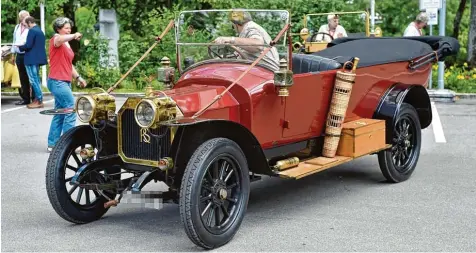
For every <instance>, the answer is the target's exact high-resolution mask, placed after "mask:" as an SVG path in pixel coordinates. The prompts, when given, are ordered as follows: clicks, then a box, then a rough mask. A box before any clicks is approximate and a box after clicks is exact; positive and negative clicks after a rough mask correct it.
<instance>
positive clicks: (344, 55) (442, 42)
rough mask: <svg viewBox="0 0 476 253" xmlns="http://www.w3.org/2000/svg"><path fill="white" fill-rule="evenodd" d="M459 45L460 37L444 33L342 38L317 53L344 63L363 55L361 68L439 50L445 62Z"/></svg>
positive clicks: (438, 55)
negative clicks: (446, 35) (415, 35)
mask: <svg viewBox="0 0 476 253" xmlns="http://www.w3.org/2000/svg"><path fill="white" fill-rule="evenodd" d="M459 47H460V45H459V42H458V41H457V40H456V39H454V38H452V37H444V36H418V37H381V38H375V37H365V38H339V39H335V40H333V41H332V42H330V43H329V44H328V46H327V48H326V49H324V50H322V51H319V52H316V53H313V54H314V55H319V56H322V57H326V58H331V59H334V60H336V61H338V62H339V63H341V64H344V63H345V62H346V61H349V60H351V59H352V58H354V57H359V58H360V62H359V67H368V66H374V65H378V64H385V63H392V62H401V61H410V60H412V59H415V58H417V57H421V56H425V55H429V54H431V53H433V54H435V52H436V56H437V58H438V60H439V61H442V60H444V58H445V57H447V56H450V55H455V54H457V53H458V51H459Z"/></svg>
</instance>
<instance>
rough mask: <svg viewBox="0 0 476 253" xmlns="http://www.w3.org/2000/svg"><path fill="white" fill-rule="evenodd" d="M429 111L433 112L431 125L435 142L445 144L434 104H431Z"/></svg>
mask: <svg viewBox="0 0 476 253" xmlns="http://www.w3.org/2000/svg"><path fill="white" fill-rule="evenodd" d="M431 111H432V112H433V121H432V122H431V124H432V125H433V133H434V134H435V141H436V142H439V143H445V142H446V138H445V133H443V126H442V125H441V121H440V115H438V111H437V110H436V106H435V102H431Z"/></svg>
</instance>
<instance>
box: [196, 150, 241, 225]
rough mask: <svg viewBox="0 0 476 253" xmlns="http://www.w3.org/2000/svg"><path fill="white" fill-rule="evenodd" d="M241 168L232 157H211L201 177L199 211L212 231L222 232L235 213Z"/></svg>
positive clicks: (239, 191) (239, 188) (239, 189)
mask: <svg viewBox="0 0 476 253" xmlns="http://www.w3.org/2000/svg"><path fill="white" fill-rule="evenodd" d="M239 171H240V168H239V165H238V163H237V162H236V160H235V159H234V158H233V157H230V156H229V155H221V156H219V157H217V158H215V159H214V160H213V161H212V163H211V164H210V165H209V167H208V168H207V171H206V173H205V176H204V178H202V187H201V194H200V214H201V216H202V222H203V223H204V224H206V228H207V229H208V231H210V232H211V233H214V234H221V233H223V231H226V229H227V228H228V227H229V225H230V224H231V221H233V218H235V217H236V214H237V210H238V208H239V206H238V204H239V203H238V199H240V194H241V187H240V185H241V183H240V172H239Z"/></svg>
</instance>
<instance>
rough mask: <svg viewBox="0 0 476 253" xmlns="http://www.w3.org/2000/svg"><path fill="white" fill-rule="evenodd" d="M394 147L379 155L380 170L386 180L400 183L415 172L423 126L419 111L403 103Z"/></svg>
mask: <svg viewBox="0 0 476 253" xmlns="http://www.w3.org/2000/svg"><path fill="white" fill-rule="evenodd" d="M391 144H392V147H391V148H390V149H387V150H383V151H380V152H379V153H378V161H379V165H380V169H381V170H382V173H383V175H384V176H385V178H386V179H387V180H388V181H390V182H393V183H398V182H402V181H405V180H407V179H408V178H410V176H411V175H412V173H413V172H414V170H415V167H416V164H417V162H418V158H419V156H420V148H421V126H420V120H419V118H418V114H417V111H416V110H415V108H414V107H413V106H411V105H410V104H407V103H403V104H402V105H401V107H400V111H399V113H398V115H397V116H396V120H395V125H394V128H393V136H392V142H391Z"/></svg>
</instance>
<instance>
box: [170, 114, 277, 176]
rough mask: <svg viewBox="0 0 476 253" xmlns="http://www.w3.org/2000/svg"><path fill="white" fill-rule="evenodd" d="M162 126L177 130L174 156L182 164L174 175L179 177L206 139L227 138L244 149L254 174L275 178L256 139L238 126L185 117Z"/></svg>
mask: <svg viewBox="0 0 476 253" xmlns="http://www.w3.org/2000/svg"><path fill="white" fill-rule="evenodd" d="M163 124H164V125H168V126H170V127H178V129H177V132H176V135H175V137H174V141H173V144H172V151H171V157H174V160H175V161H177V162H178V163H179V164H177V167H176V168H174V172H176V173H178V174H179V175H180V170H181V169H182V168H183V166H184V165H185V164H186V162H188V159H189V157H190V156H191V153H193V152H194V151H195V149H196V148H197V147H198V146H199V145H200V144H202V143H203V142H205V141H206V140H208V139H211V138H216V137H223V138H228V139H230V140H232V141H234V142H236V143H237V144H238V145H239V146H240V148H241V149H242V150H243V153H244V154H245V156H246V159H247V161H248V166H249V169H250V171H251V172H254V173H257V174H264V175H274V172H273V171H272V170H271V168H270V167H269V165H268V161H267V159H266V156H265V154H264V152H263V149H262V147H261V145H260V143H259V142H258V140H257V138H256V137H255V136H254V135H253V133H251V131H249V130H248V129H247V128H246V127H245V126H243V125H241V124H239V123H236V122H233V121H229V120H221V119H203V118H198V119H192V118H183V119H178V120H173V121H169V122H164V123H163ZM180 163H182V164H180ZM181 167H182V168H181Z"/></svg>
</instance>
